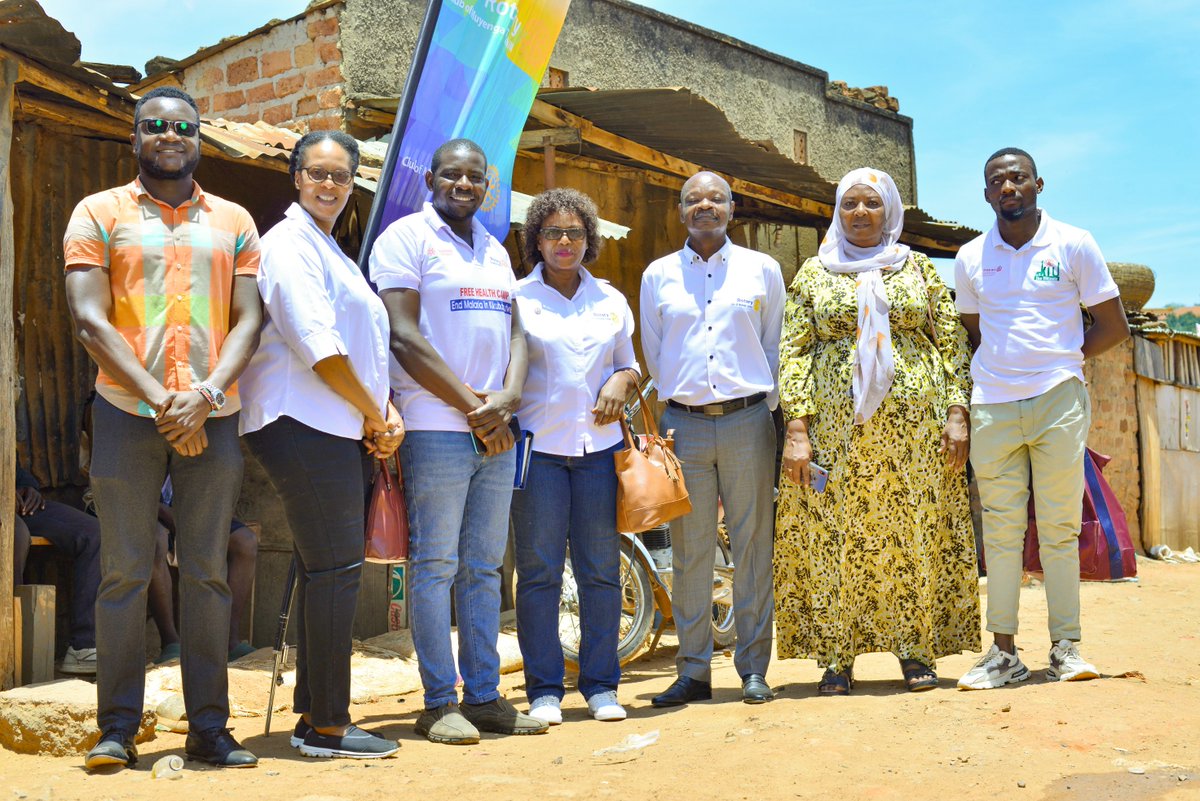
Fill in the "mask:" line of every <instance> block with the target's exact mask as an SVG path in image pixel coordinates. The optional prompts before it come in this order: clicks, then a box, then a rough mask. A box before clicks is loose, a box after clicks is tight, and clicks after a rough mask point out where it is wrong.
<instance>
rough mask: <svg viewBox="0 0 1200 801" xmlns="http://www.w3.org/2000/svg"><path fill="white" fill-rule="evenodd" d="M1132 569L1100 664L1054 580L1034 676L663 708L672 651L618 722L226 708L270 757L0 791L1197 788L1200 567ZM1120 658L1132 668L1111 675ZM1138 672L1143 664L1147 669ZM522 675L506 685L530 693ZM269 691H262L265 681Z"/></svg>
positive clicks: (926, 792) (724, 682)
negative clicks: (321, 756) (303, 727)
mask: <svg viewBox="0 0 1200 801" xmlns="http://www.w3.org/2000/svg"><path fill="white" fill-rule="evenodd" d="M1139 568H1140V570H1141V572H1142V580H1141V582H1140V583H1137V584H1089V585H1085V586H1084V590H1083V602H1084V632H1085V636H1086V637H1087V639H1086V640H1085V642H1084V644H1083V645H1084V647H1083V653H1084V655H1085V656H1087V657H1088V658H1090V659H1091V660H1092V661H1094V662H1095V663H1096V664H1097V665H1098V666H1099V667H1100V670H1101V672H1102V673H1103V674H1104V676H1105V678H1104V679H1101V680H1098V681H1091V682H1080V683H1075V684H1061V685H1060V684H1050V683H1047V682H1046V681H1045V679H1044V675H1043V670H1044V668H1045V666H1046V651H1047V649H1048V643H1046V642H1045V635H1044V634H1043V633H1042V632H1043V631H1044V629H1043V628H1042V626H1043V625H1044V623H1043V621H1044V620H1045V595H1044V593H1043V592H1042V591H1041V589H1040V587H1038V586H1036V585H1034V586H1031V587H1028V588H1026V589H1025V590H1024V592H1023V597H1022V613H1023V619H1024V620H1025V621H1026V622H1027V625H1026V629H1027V632H1029V633H1028V634H1027V635H1026V636H1024V637H1023V638H1022V639H1019V644H1020V643H1021V642H1022V641H1023V642H1024V644H1025V645H1026V646H1027V647H1028V650H1026V651H1025V652H1024V659H1025V661H1026V663H1027V664H1028V665H1029V667H1030V669H1031V670H1033V671H1034V676H1033V678H1032V679H1031V680H1029V681H1027V682H1025V683H1023V684H1019V685H1016V686H1013V687H1008V688H1003V689H1000V690H992V691H987V692H970V693H968V692H958V691H956V690H955V689H954V680H955V679H956V678H957V677H958V676H959V675H960V674H961V673H962V672H963V671H965V670H966V669H967V668H968V667H969V666H970V665H971V664H972V662H973V660H974V658H975V656H974V655H971V654H967V655H961V656H956V657H951V658H947V659H944V660H942V661H941V662H940V663H939V665H938V667H939V671H940V673H941V674H942V677H943V678H942V686H941V687H940V688H938V689H936V690H934V691H932V692H928V693H923V694H917V695H912V694H908V693H905V692H904V691H903V690H902V688H901V684H900V681H899V672H898V669H897V667H896V663H895V661H894V660H893V659H892V658H891V657H890V656H885V655H874V656H868V657H863V658H860V659H859V661H858V663H857V672H858V677H859V683H858V685H857V686H856V688H855V691H854V694H853V695H852V696H851V697H849V698H818V697H817V696H816V695H815V689H816V681H817V678H818V671H817V668H816V666H815V664H814V663H812V662H776V663H774V664H773V665H772V667H771V671H770V674H769V677H768V678H769V680H770V682H771V684H772V686H773V687H775V688H776V690H777V692H778V694H779V697H778V699H777V700H776V701H774V702H773V703H770V704H766V705H762V706H748V705H745V704H743V703H740V684H739V681H738V677H737V675H736V674H735V672H734V670H733V664H732V659H731V657H730V656H729V655H718V656H717V657H716V659H715V660H714V665H713V682H714V688H715V689H714V694H715V697H714V699H713V701H711V702H708V703H700V704H693V705H691V706H688V707H686V708H681V709H677V710H656V709H653V708H651V707H650V703H649V702H650V698H651V697H652V696H653V695H655V694H656V693H658V692H660V691H661V690H662V689H664V688H665V687H666V686H667V685H668V684H669V683H670V682H671V680H672V679H673V678H674V667H673V657H674V650H673V648H670V647H669V648H667V649H665V650H664V649H660V650H659V652H658V653H657V654H656V655H655V656H654V658H651V659H647V658H642V659H639V660H637V661H635V662H634V663H633V664H631V665H630V666H629V667H627V668H626V673H625V678H624V681H623V683H622V685H621V690H620V696H621V700H622V701H623V702H624V703H625V705H626V706H627V708H628V709H629V712H630V718H629V720H627V721H625V722H623V723H598V722H595V721H592V720H591V719H589V718H588V716H587V709H586V706H585V705H584V703H583V700H582V698H581V697H579V695H578V694H577V693H572V694H571V695H569V696H568V698H567V699H566V701H565V703H564V717H565V719H566V722H565V723H564V725H562V726H559V727H556V728H553V729H551V731H550V733H549V734H547V735H542V736H536V737H508V738H504V737H494V736H489V735H485V739H484V741H483V742H482V743H480V744H479V745H476V746H468V747H452V746H444V745H433V744H431V743H427V742H425V741H424V740H423V739H420V738H418V737H417V736H416V735H415V734H414V733H413V730H412V724H413V722H414V721H415V719H416V715H417V713H418V712H419V707H420V697H419V695H407V696H401V697H396V698H390V699H386V700H382V701H379V702H376V703H371V704H361V705H356V706H354V707H353V708H352V715H353V716H354V717H355V719H356V720H357V721H358V722H360V723H363V724H364V725H367V726H370V727H374V728H378V729H382V730H383V731H384V732H385V733H386V734H388V735H389V736H392V737H396V738H398V739H400V740H401V741H402V743H403V748H402V749H401V751H400V754H399V755H398V756H397V757H396V758H393V759H389V760H385V761H380V762H357V761H350V760H336V761H332V762H330V761H323V760H309V759H304V758H302V757H300V756H299V755H298V754H297V753H296V752H294V751H293V750H292V749H291V748H289V746H288V742H287V728H288V727H290V726H291V725H292V724H293V723H294V717H293V716H292V715H291V714H289V713H284V714H282V715H277V717H276V722H275V724H274V728H275V731H276V734H274V735H272V736H271V737H264V736H263V733H262V724H263V721H262V719H261V718H237V719H235V720H233V721H232V724H233V726H234V733H235V735H236V736H237V737H238V738H239V739H241V740H242V741H243V742H244V743H245V744H246V745H247V746H248V747H250V748H251V749H253V750H254V751H255V752H256V753H257V754H258V755H259V756H260V757H261V762H260V765H259V767H258V768H257V769H254V770H241V771H230V770H224V771H222V770H219V769H215V768H206V767H205V768H201V767H195V766H193V765H192V764H191V763H189V765H188V768H187V769H186V770H185V772H184V774H183V776H182V778H180V779H178V780H176V781H171V782H167V781H164V780H161V779H153V778H151V775H150V766H151V765H152V764H153V763H154V761H155V760H156V759H158V758H159V757H161V756H163V755H165V754H170V753H176V754H182V752H183V736H182V735H177V734H169V733H160V734H159V735H158V737H157V739H155V740H153V741H151V742H148V743H146V744H144V745H142V746H141V761H140V763H139V764H138V766H137V769H136V770H126V771H122V772H120V773H117V774H115V775H88V774H87V773H86V772H84V770H83V769H82V767H81V760H80V759H79V758H51V757H34V756H22V755H17V754H13V753H10V752H7V751H0V801H6V800H7V799H9V798H16V799H26V798H27V799H30V801H52V800H54V799H95V801H104V800H106V799H142V798H145V799H157V798H168V797H169V798H171V799H172V801H209V799H211V798H212V797H213V796H214V795H219V796H220V797H224V798H229V799H241V798H255V799H266V798H280V799H326V798H330V799H332V798H340V799H376V798H378V799H388V801H391V799H395V798H397V797H408V798H411V797H417V798H421V797H425V798H448V797H455V796H462V797H482V798H487V797H488V795H489V794H492V796H493V797H497V798H517V797H522V798H599V797H616V798H620V797H626V798H638V799H641V798H692V799H708V798H714V799H718V798H719V799H763V798H768V799H790V798H805V799H806V798H821V799H835V798H836V799H950V798H980V799H982V798H987V797H992V796H994V797H997V798H1014V799H1023V798H1028V799H1109V798H1111V799H1134V800H1136V799H1200V615H1197V597H1198V593H1200V567H1196V566H1190V565H1163V564H1160V563H1153V562H1147V561H1142V562H1139ZM1124 673H1133V674H1134V675H1133V677H1128V678H1117V676H1118V675H1120V674H1124ZM1142 677H1144V678H1142ZM521 682H522V679H521V674H519V673H517V674H514V675H510V676H506V677H504V680H503V691H504V692H505V693H507V695H508V696H509V697H510V698H512V699H513V700H514V701H516V702H519V703H520V705H522V707H523V706H524V693H523V688H522V686H521ZM264 700H265V687H264ZM654 731H657V732H658V740H657V742H655V743H654V744H653V745H650V746H648V747H645V748H643V749H639V750H635V751H628V752H624V753H616V754H605V755H597V754H596V753H595V752H597V751H598V750H601V749H604V748H607V747H610V746H614V745H617V744H618V743H620V742H621V741H622V740H623V739H624V738H625V737H626V736H628V735H631V734H634V735H639V734H647V733H650V732H654Z"/></svg>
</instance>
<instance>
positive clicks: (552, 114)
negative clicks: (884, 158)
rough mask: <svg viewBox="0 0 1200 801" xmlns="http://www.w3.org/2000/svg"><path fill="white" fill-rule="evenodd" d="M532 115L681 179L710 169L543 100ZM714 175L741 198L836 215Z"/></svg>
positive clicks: (824, 208) (817, 205)
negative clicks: (610, 129) (596, 124)
mask: <svg viewBox="0 0 1200 801" xmlns="http://www.w3.org/2000/svg"><path fill="white" fill-rule="evenodd" d="M529 116H530V117H531V118H533V119H535V120H537V121H538V122H540V123H542V124H543V125H550V126H557V127H570V128H578V129H579V133H580V136H582V137H583V140H584V141H585V142H591V143H592V144H594V145H597V146H599V147H602V148H604V149H605V150H611V151H612V152H614V153H617V154H620V155H622V156H625V157H626V158H630V159H633V160H634V161H637V162H640V163H642V164H646V165H649V166H651V167H656V168H658V169H660V170H663V171H665V172H669V173H673V174H675V175H679V176H682V177H683V178H690V177H691V176H693V175H695V174H696V173H698V172H700V171H701V170H705V169H708V168H707V167H704V166H703V165H700V164H695V163H693V162H690V161H687V160H685V159H681V158H677V157H675V156H670V155H667V154H666V153H662V152H660V151H658V150H655V149H654V148H651V147H647V146H646V145H643V144H641V143H639V142H634V141H633V140H632V139H626V138H625V137H623V136H618V135H617V134H614V133H610V132H608V131H606V130H604V129H602V128H598V127H596V126H595V125H594V124H593V123H592V122H591V121H590V120H587V119H584V118H583V117H580V116H577V115H575V114H572V113H570V112H569V111H564V110H562V109H560V108H558V107H557V106H552V105H550V104H549V103H547V102H546V101H544V100H534V101H533V108H532V109H530V112H529ZM713 172H717V173H718V174H721V175H722V177H723V178H725V180H727V181H728V182H729V188H730V189H731V190H733V191H734V192H735V193H737V194H739V195H746V196H747V197H753V198H757V199H759V200H765V201H767V202H769V203H774V204H776V205H780V206H787V207H788V208H791V209H796V210H797V211H803V212H806V213H808V214H812V215H815V216H824V217H826V218H828V217H830V216H831V215H832V214H833V206H832V205H831V204H829V203H821V202H819V201H816V200H811V199H809V198H805V197H800V196H799V195H795V194H792V193H791V192H785V191H783V190H781V189H775V188H773V187H770V186H763V185H762V184H756V183H754V182H753V181H746V180H743V179H741V178H738V177H736V176H733V175H726V174H722V173H720V172H719V171H717V170H713Z"/></svg>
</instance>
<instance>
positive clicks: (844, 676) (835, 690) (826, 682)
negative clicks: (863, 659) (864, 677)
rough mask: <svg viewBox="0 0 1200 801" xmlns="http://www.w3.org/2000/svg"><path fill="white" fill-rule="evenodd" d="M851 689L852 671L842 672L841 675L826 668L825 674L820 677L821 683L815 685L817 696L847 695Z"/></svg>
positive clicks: (852, 681)
mask: <svg viewBox="0 0 1200 801" xmlns="http://www.w3.org/2000/svg"><path fill="white" fill-rule="evenodd" d="M852 687H854V672H853V671H850V670H843V671H842V672H841V673H834V672H833V671H832V670H830V669H829V668H826V669H825V674H824V675H823V676H821V683H820V684H818V685H817V695H849V694H850V689H851V688H852Z"/></svg>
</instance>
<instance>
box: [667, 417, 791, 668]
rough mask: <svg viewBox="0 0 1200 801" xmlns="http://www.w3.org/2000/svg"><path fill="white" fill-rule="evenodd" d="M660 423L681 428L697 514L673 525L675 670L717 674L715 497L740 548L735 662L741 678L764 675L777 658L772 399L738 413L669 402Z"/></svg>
mask: <svg viewBox="0 0 1200 801" xmlns="http://www.w3.org/2000/svg"><path fill="white" fill-rule="evenodd" d="M660 427H661V429H662V431H663V432H664V433H665V432H666V430H667V429H670V428H673V429H675V453H676V455H678V456H679V459H680V461H682V462H683V480H684V481H685V482H686V483H687V489H688V494H689V495H690V496H691V500H692V511H691V513H689V514H686V515H684V516H683V517H681V518H678V519H676V520H674V521H672V522H671V549H672V552H673V555H674V561H673V567H674V570H675V576H674V583H673V585H672V588H671V607H672V609H673V611H674V615H675V629H676V631H677V632H678V634H679V653H678V655H677V656H676V657H675V669H676V671H678V673H679V675H680V676H687V677H689V678H693V679H698V680H700V681H710V680H711V675H712V648H713V638H712V592H713V584H712V580H713V559H714V556H715V555H716V548H717V499H718V497H719V498H720V499H721V501H722V502H723V503H724V506H725V524H726V526H727V527H728V528H729V544H730V547H731V549H732V552H733V561H734V568H735V569H734V580H733V616H734V627H735V628H736V630H737V650H736V652H735V654H734V658H733V664H734V667H735V668H736V669H737V672H738V675H739V676H742V677H743V678H744V677H745V676H747V675H749V674H751V673H759V674H766V672H767V665H768V664H769V663H770V661H771V636H772V629H771V626H772V622H773V620H774V614H775V600H774V597H775V596H774V586H773V578H772V571H771V559H772V556H773V553H774V535H775V509H774V503H773V498H772V494H773V492H772V490H773V487H774V483H775V424H774V422H773V421H772V419H771V410H770V408H768V406H767V404H766V403H762V402H760V403H756V404H755V405H753V406H751V407H749V408H747V409H741V410H738V411H736V412H733V413H732V414H726V415H721V416H709V415H703V414H695V413H692V412H688V411H685V410H683V409H676V408H674V407H671V406H668V407H667V410H666V411H665V412H664V413H663V417H662V423H661V426H660Z"/></svg>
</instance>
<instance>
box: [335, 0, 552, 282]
mask: <svg viewBox="0 0 1200 801" xmlns="http://www.w3.org/2000/svg"><path fill="white" fill-rule="evenodd" d="M569 5H570V0H431V4H430V8H429V12H428V14H427V16H426V20H425V26H424V27H423V29H422V32H421V37H420V38H419V40H418V43H417V49H416V51H415V53H414V56H413V66H412V69H411V70H410V71H409V77H408V81H407V82H406V84H405V87H404V93H403V95H402V97H401V103H400V107H399V109H398V111H397V114H396V124H395V127H394V128H393V130H392V140H391V144H390V145H389V147H388V154H387V159H386V160H385V162H384V169H383V173H382V174H381V175H380V180H379V189H378V190H377V192H376V195H375V202H374V204H373V205H372V207H371V215H370V217H369V218H368V222H367V230H366V232H365V235H364V237H363V245H362V252H361V253H360V255H359V264H360V265H365V264H366V263H367V259H368V258H369V255H370V250H371V245H372V244H373V243H374V240H375V237H376V236H377V235H378V233H379V232H380V231H382V230H383V229H384V228H386V227H387V226H388V225H389V224H390V223H392V222H394V221H395V220H397V219H399V218H400V217H403V216H404V215H406V214H411V213H412V212H414V211H417V210H419V209H420V208H421V204H422V203H424V202H425V200H426V199H427V198H428V196H429V191H428V189H426V187H425V172H426V170H428V169H429V162H430V158H431V157H432V156H433V151H434V150H436V149H437V148H438V146H439V145H441V144H442V143H443V142H445V141H447V140H449V139H457V138H459V137H465V138H467V139H472V140H474V141H475V142H477V143H479V145H480V147H482V148H483V151H484V153H486V154H487V157H488V178H489V180H490V186H489V187H488V192H487V196H486V197H485V198H484V201H483V205H482V206H481V207H480V210H479V213H478V218H479V221H480V222H482V223H483V224H484V226H486V227H487V229H488V231H490V232H491V233H492V235H493V236H495V237H496V238H497V239H499V240H501V241H503V240H504V237H505V236H507V234H508V229H509V200H510V192H511V190H512V168H513V160H514V159H515V158H516V152H517V142H518V140H519V139H520V136H521V129H522V127H524V125H525V119H526V117H528V116H529V109H530V108H531V107H532V105H533V99H534V97H535V96H536V95H537V90H538V85H539V84H540V82H541V79H542V74H543V73H544V72H545V71H546V65H547V64H548V63H549V61H550V53H551V51H553V50H554V43H555V41H556V40H557V39H558V34H559V32H560V31H561V30H562V25H563V19H564V18H565V17H566V14H567V7H568V6H569ZM401 132H403V133H401Z"/></svg>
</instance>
